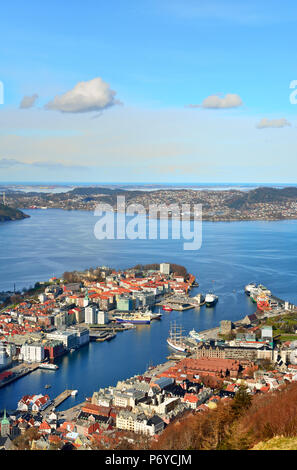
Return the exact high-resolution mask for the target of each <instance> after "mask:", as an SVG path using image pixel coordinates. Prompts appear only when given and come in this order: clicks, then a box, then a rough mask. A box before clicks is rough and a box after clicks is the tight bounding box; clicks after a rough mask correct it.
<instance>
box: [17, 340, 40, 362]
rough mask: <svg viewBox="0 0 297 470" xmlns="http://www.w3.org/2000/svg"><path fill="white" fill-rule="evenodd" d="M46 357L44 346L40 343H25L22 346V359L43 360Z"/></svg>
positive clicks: (28, 360)
mask: <svg viewBox="0 0 297 470" xmlns="http://www.w3.org/2000/svg"><path fill="white" fill-rule="evenodd" d="M44 357H45V355H44V347H43V345H42V344H40V343H31V344H28V343H25V344H23V346H22V347H21V352H20V359H21V360H23V361H25V362H41V361H43V360H44Z"/></svg>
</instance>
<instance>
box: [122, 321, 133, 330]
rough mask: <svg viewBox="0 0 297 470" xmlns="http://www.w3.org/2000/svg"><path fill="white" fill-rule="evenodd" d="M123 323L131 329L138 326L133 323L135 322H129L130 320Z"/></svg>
mask: <svg viewBox="0 0 297 470" xmlns="http://www.w3.org/2000/svg"><path fill="white" fill-rule="evenodd" d="M122 325H123V326H124V327H125V328H130V329H132V328H136V326H135V325H133V323H129V322H127V323H122Z"/></svg>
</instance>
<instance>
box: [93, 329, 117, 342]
mask: <svg viewBox="0 0 297 470" xmlns="http://www.w3.org/2000/svg"><path fill="white" fill-rule="evenodd" d="M115 336H116V333H115V332H114V331H113V330H108V329H105V330H103V331H92V332H91V331H90V341H109V340H110V339H112V338H114V337H115Z"/></svg>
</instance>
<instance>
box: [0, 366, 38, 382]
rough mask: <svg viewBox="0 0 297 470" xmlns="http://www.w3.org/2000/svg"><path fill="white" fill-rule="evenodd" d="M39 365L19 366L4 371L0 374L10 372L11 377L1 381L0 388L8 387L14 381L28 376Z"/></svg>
mask: <svg viewBox="0 0 297 470" xmlns="http://www.w3.org/2000/svg"><path fill="white" fill-rule="evenodd" d="M38 367H39V363H34V364H19V365H17V366H15V367H13V368H11V369H6V370H4V371H2V372H12V374H13V375H12V376H11V377H7V378H6V379H3V380H2V381H1V382H0V388H2V387H5V386H6V385H9V384H10V383H12V382H14V381H15V380H18V379H20V378H21V377H24V376H25V375H27V374H30V373H31V372H33V371H34V370H36V369H38Z"/></svg>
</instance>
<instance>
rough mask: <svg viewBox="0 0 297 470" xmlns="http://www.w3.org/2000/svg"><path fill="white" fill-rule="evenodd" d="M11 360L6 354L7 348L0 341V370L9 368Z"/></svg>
mask: <svg viewBox="0 0 297 470" xmlns="http://www.w3.org/2000/svg"><path fill="white" fill-rule="evenodd" d="M11 362H12V359H11V357H10V355H9V354H8V353H7V346H6V345H5V343H3V341H0V370H3V369H6V368H7V367H9V366H10V364H11Z"/></svg>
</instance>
